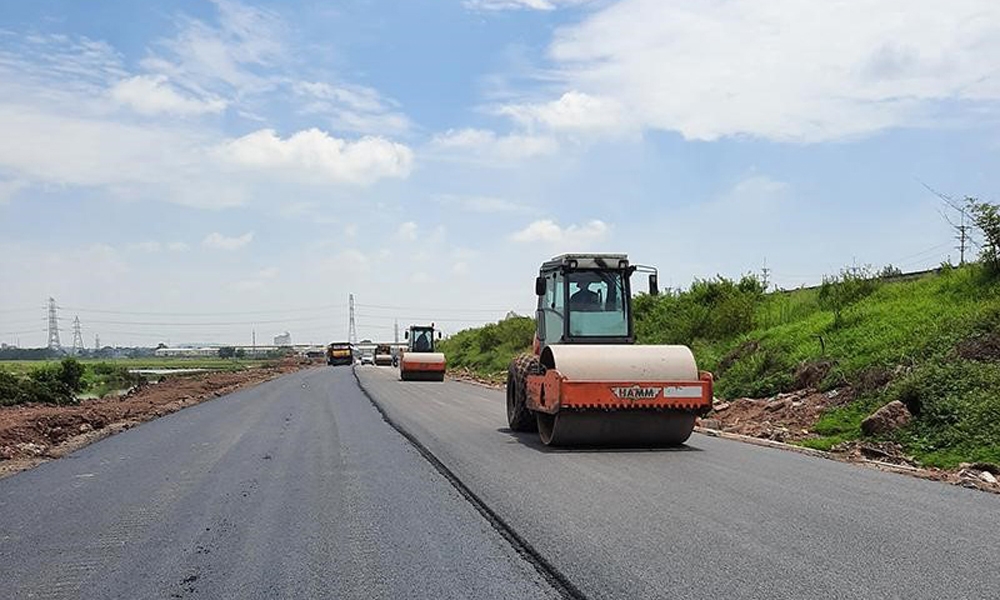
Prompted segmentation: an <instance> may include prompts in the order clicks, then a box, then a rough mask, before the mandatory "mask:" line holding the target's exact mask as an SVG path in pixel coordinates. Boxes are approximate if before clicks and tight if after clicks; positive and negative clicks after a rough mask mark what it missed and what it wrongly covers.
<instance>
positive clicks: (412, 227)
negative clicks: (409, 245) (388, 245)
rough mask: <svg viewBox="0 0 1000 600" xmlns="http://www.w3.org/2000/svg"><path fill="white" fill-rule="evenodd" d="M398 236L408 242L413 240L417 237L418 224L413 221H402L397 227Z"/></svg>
mask: <svg viewBox="0 0 1000 600" xmlns="http://www.w3.org/2000/svg"><path fill="white" fill-rule="evenodd" d="M396 237H398V238H399V239H401V240H405V241H407V242H413V241H416V239H417V224H416V223H414V222H413V221H407V222H406V223H401V224H400V225H399V228H398V229H396Z"/></svg>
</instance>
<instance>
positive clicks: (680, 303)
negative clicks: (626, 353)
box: [633, 275, 765, 345]
mask: <svg viewBox="0 0 1000 600" xmlns="http://www.w3.org/2000/svg"><path fill="white" fill-rule="evenodd" d="M764 290H765V287H764V284H763V282H761V281H760V280H759V279H757V278H756V277H755V276H753V275H744V276H743V277H742V278H741V279H740V280H739V281H734V280H732V279H727V278H725V277H722V276H718V277H716V278H715V279H697V280H695V281H694V283H692V284H691V287H690V288H689V289H688V290H687V291H680V292H673V293H667V294H664V295H662V296H648V295H640V296H638V297H637V298H636V299H635V303H634V305H633V306H634V311H635V315H634V317H635V324H636V336H637V338H638V339H639V341H640V342H642V343H647V344H687V345H693V344H694V343H695V341H696V340H711V341H716V340H730V339H733V338H735V337H737V336H739V335H742V334H744V333H747V332H749V331H752V330H753V328H754V327H755V326H756V320H757V319H756V316H757V312H758V307H759V306H760V304H761V302H762V301H763V299H764Z"/></svg>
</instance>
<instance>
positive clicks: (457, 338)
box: [438, 317, 535, 374]
mask: <svg viewBox="0 0 1000 600" xmlns="http://www.w3.org/2000/svg"><path fill="white" fill-rule="evenodd" d="M534 335H535V320H534V319H532V318H530V317H511V318H508V319H504V320H502V321H499V322H497V323H492V324H489V325H485V326H483V327H478V328H475V329H466V330H464V331H459V332H458V333H456V334H455V335H453V336H451V337H449V338H448V339H446V340H442V341H441V342H440V343H439V344H438V349H439V350H440V351H441V352H444V354H445V356H446V357H447V359H448V365H449V367H467V368H470V369H473V370H476V371H479V372H480V373H483V374H496V373H502V372H506V371H507V366H508V365H509V364H510V361H511V359H513V358H514V357H515V356H517V355H518V354H520V353H522V352H526V351H529V350H530V349H531V342H532V340H533V339H534Z"/></svg>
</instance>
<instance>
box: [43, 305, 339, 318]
mask: <svg viewBox="0 0 1000 600" xmlns="http://www.w3.org/2000/svg"><path fill="white" fill-rule="evenodd" d="M58 308H60V309H63V310H74V311H77V312H82V313H101V314H110V315H135V316H146V317H230V316H232V317H235V316H245V315H264V314H286V313H295V312H322V311H327V310H331V309H336V308H340V309H342V308H344V306H343V305H342V304H327V305H324V306H314V307H308V308H287V309H272V310H247V311H226V312H149V311H132V310H109V309H102V308H82V307H75V306H59V307H58Z"/></svg>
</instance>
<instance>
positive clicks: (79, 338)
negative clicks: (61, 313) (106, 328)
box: [73, 315, 83, 354]
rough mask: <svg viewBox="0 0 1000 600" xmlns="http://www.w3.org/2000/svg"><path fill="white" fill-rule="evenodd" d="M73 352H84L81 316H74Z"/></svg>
mask: <svg viewBox="0 0 1000 600" xmlns="http://www.w3.org/2000/svg"><path fill="white" fill-rule="evenodd" d="M73 354H83V331H82V330H81V329H80V316H79V315H77V316H76V317H74V318H73Z"/></svg>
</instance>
